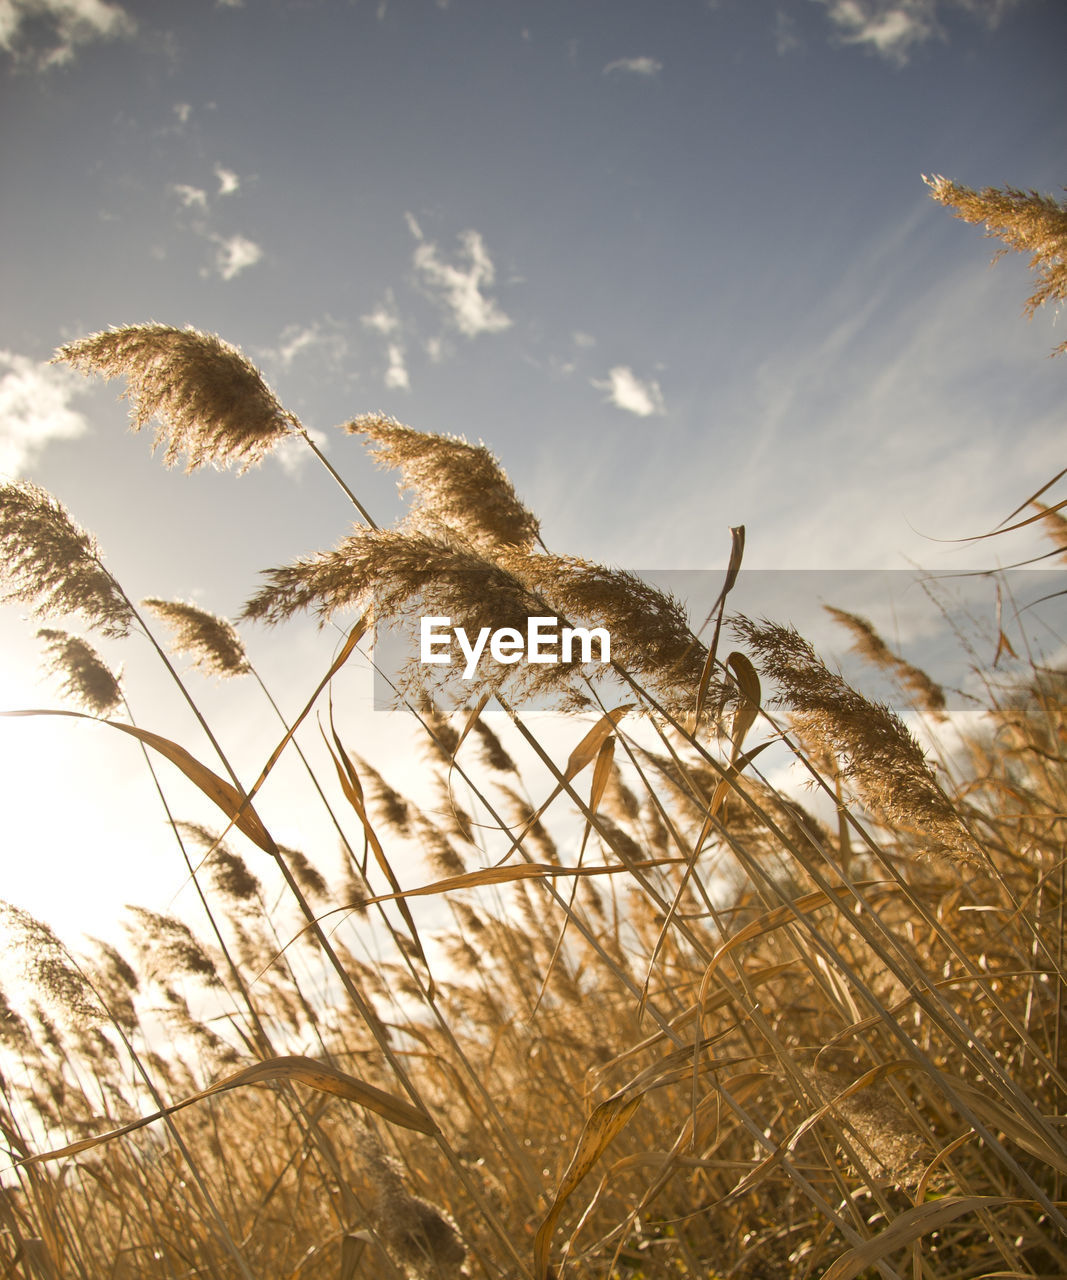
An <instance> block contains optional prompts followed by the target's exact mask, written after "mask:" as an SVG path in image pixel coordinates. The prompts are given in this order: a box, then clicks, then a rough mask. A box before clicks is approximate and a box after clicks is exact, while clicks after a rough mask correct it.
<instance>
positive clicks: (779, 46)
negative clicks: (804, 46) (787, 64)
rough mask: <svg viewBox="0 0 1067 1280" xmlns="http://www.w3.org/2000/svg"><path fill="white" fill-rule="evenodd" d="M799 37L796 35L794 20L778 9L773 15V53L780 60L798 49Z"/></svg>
mask: <svg viewBox="0 0 1067 1280" xmlns="http://www.w3.org/2000/svg"><path fill="white" fill-rule="evenodd" d="M800 43H801V42H800V36H799V35H798V34H797V24H796V19H795V18H794V17H792V15H791V14H788V13H786V11H785V10H784V9H778V10H777V11H776V12H775V15H774V51H775V53H777V54H778V56H779V57H780V58H784V57H785V55H786V54H787V53H792V51H793V50H794V49H799V48H800Z"/></svg>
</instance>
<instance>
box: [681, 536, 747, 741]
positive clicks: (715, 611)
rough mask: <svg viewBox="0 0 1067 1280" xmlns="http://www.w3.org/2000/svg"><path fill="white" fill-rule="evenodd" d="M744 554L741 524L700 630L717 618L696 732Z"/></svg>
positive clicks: (699, 693)
mask: <svg viewBox="0 0 1067 1280" xmlns="http://www.w3.org/2000/svg"><path fill="white" fill-rule="evenodd" d="M744 554H745V526H744V525H743V524H739V525H737V526H736V528H732V529H731V530H730V563H729V564H728V565H727V567H726V580H725V581H724V582H723V585H722V590H721V591H720V592H719V598H718V599H717V600H716V601H715V603H714V604H713V605H712V606H711V611H710V612H709V613H708V616H707V617H706V618H705V619H704V622H703V624H702V625H701V627H700V630H701V631H703V630H704V627H706V626H707V625H708V623H709V622H710V621H711V620H712V618H715V634H714V635H713V636H712V639H711V644H709V645H708V656H707V657H706V658H705V659H704V669H703V670H702V671H701V673H700V683H699V684H698V685H697V700H696V710H695V712H694V715H693V731H694V732H696V730H697V729H698V728H699V727H700V715H701V712H702V711H703V710H704V703H705V701H706V700H707V696H708V685H709V684H710V683H711V673H712V671H713V670H714V668H715V654H716V653H717V652H718V648H719V636H720V635H721V634H722V616H723V610H724V609H725V607H726V597H727V596H728V595H729V594H730V592H731V591H732V590H733V586H734V583H735V582H736V581H737V575H738V573H739V572H740V571H741V560H742V557H743V556H744ZM698 634H699V633H698Z"/></svg>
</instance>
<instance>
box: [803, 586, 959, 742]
mask: <svg viewBox="0 0 1067 1280" xmlns="http://www.w3.org/2000/svg"><path fill="white" fill-rule="evenodd" d="M823 607H824V608H825V610H826V612H827V613H828V614H829V615H830V617H831V618H833V619H834V621H835V622H839V623H840V624H841V625H842V626H843V627H844V628H845V629H846V630H847V631H848V632H849V633H850V634H851V635H852V640H853V643H852V652H853V653H857V654H859V655H860V656H861V657H863V658H866V659H867V661H868V662H871V663H873V664H874V665H875V666H876V667H881V668H882V669H883V670H884V671H891V672H892V673H893V674H894V675H895V676H896V677H897V679H898V680H899V681H900V683H901V684H902V685H903V686H904V688H905V689H908V690H909V691H910V692H911V693H912V694H914V696H915V701H916V703H917V705H918V706H919V707H920V708H921V709H922V710H923V711H925V712H926V713H927V714H928V715H931V716H933V717H934V718H935V719H937V720H944V719H945V691H944V689H942V688H941V686H940V685H939V684H937V683H936V682H935V681H934V680H932V679H931V678H930V677H929V676H928V675H927V674H926V672H925V671H923V670H922V668H921V667H916V666H913V665H912V664H911V663H910V662H908V661H907V660H906V659H905V658H902V657H901V656H900V654H899V653H894V652H893V650H892V649H890V647H889V646H888V645H887V644H886V642H885V641H884V640H883V639H882V637H881V636H880V635H879V634H878V632H877V631H876V630H875V629H874V627H873V626H872V625H871V623H870V622H868V621H867V619H866V618H861V617H860V616H859V614H856V613H847V612H846V611H845V610H844V609H835V608H834V607H833V606H832V605H824V606H823Z"/></svg>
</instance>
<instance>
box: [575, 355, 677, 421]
mask: <svg viewBox="0 0 1067 1280" xmlns="http://www.w3.org/2000/svg"><path fill="white" fill-rule="evenodd" d="M591 381H592V384H593V386H594V387H596V388H597V390H599V391H606V392H607V393H608V395H607V400H608V403H609V404H613V405H615V407H616V408H617V409H625V410H626V412H627V413H635V414H637V416H638V417H639V418H648V417H651V416H652V415H653V414H660V413H664V412H665V409H664V405H663V393H662V391H661V390H660V386H659V383H658V382H656V381H654V380H653V379H651V378H648V379H646V380H642V379H641V378H639V377H638V376H637V375H636V374H635V373H634V371H633V370H632V369H631V368H630V366H629V365H625V364H617V365H615V367H614V368H613V369H609V370H608V376H607V380H606V381H600V380H598V379H596V378H593V379H592V380H591Z"/></svg>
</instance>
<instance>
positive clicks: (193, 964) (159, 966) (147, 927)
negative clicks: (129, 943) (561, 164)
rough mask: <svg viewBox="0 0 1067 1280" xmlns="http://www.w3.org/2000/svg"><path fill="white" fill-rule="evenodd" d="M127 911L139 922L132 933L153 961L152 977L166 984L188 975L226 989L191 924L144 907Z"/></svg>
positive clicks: (150, 973) (208, 984)
mask: <svg viewBox="0 0 1067 1280" xmlns="http://www.w3.org/2000/svg"><path fill="white" fill-rule="evenodd" d="M126 910H127V911H129V912H130V914H131V915H132V916H134V917H135V918H136V920H137V925H136V927H135V928H134V929H133V930H132V932H133V935H134V942H135V943H136V945H137V947H138V948H139V950H140V951H141V952H142V954H143V956H144V958H145V959H146V960H148V961H149V968H148V973H149V975H150V976H151V977H153V978H155V979H156V980H158V981H160V982H164V981H166V980H168V979H172V978H173V977H174V976H175V975H176V974H188V975H189V976H190V977H194V978H199V979H201V981H203V982H204V983H205V984H206V985H207V986H209V987H221V986H222V982H221V979H220V978H219V975H218V971H217V970H216V968H215V965H214V962H213V961H212V960H211V958H210V957H209V956H208V954H207V952H206V951H205V950H204V948H203V947H202V946H201V944H200V942H199V941H198V940H197V938H196V937H195V936H194V934H193V931H192V930H191V929H190V928H189V926H188V925H187V924H184V923H183V922H182V921H181V920H176V919H175V918H174V916H164V915H160V914H159V913H158V912H156V911H148V910H146V909H145V908H144V907H133V906H128V907H127V908H126Z"/></svg>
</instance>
